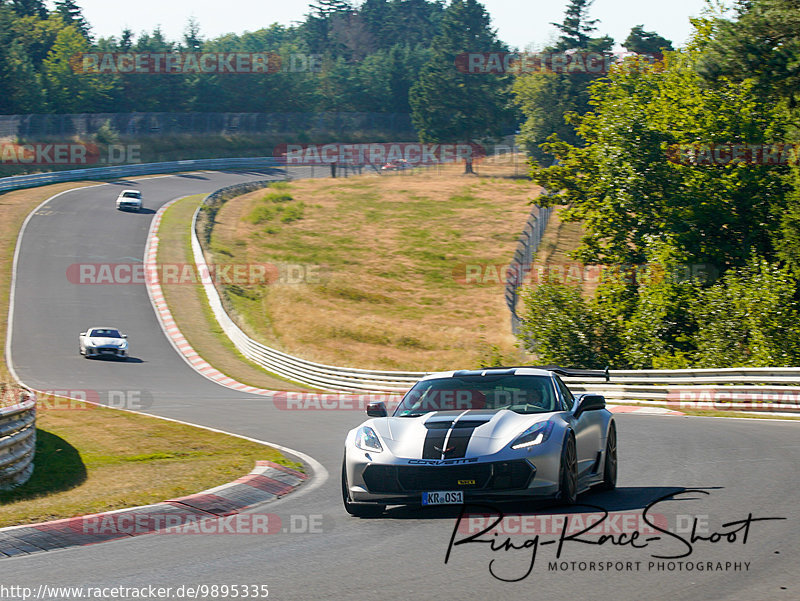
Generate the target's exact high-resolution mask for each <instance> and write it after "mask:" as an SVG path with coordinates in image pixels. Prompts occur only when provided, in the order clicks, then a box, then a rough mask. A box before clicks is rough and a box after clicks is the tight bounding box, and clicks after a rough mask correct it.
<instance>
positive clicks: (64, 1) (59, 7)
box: [55, 0, 91, 40]
mask: <svg viewBox="0 0 800 601" xmlns="http://www.w3.org/2000/svg"><path fill="white" fill-rule="evenodd" d="M55 4H56V9H55V12H56V14H58V15H61V18H62V19H64V23H66V24H67V25H73V26H74V27H75V28H76V29H77V30H78V31H80V32H81V34H82V35H83V37H85V38H86V39H87V40H88V39H90V37H91V35H90V31H89V30H90V27H89V23H88V22H87V21H86V19H85V18H84V17H83V12H81V8H80V6H78V5H77V4H76V3H75V2H74V0H56V3H55Z"/></svg>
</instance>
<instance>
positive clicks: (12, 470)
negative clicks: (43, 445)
mask: <svg viewBox="0 0 800 601" xmlns="http://www.w3.org/2000/svg"><path fill="white" fill-rule="evenodd" d="M35 449H36V395H34V394H33V393H32V392H28V391H24V392H22V393H21V398H20V400H19V402H18V403H17V404H15V405H11V406H10V407H5V408H2V409H0V490H8V489H10V488H14V487H15V486H19V485H20V484H23V483H24V482H25V481H27V480H28V478H30V476H31V474H32V473H33V456H34V451H35Z"/></svg>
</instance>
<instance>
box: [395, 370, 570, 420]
mask: <svg viewBox="0 0 800 601" xmlns="http://www.w3.org/2000/svg"><path fill="white" fill-rule="evenodd" d="M467 409H490V410H496V409H508V410H510V411H515V412H516V413H546V412H549V411H557V410H558V405H557V401H556V397H555V392H554V390H553V384H552V382H551V380H550V378H548V377H547V376H516V375H514V376H509V375H503V376H463V377H454V378H441V379H435V380H423V381H421V382H418V383H417V384H416V385H415V386H414V388H412V389H411V390H409V391H408V393H407V394H406V395H405V396H404V397H403V400H402V401H401V403H400V405H399V406H398V407H397V410H396V411H395V413H394V415H395V416H397V417H415V416H418V415H424V414H425V413H430V412H432V411H464V410H467Z"/></svg>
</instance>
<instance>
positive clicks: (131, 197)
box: [117, 190, 142, 211]
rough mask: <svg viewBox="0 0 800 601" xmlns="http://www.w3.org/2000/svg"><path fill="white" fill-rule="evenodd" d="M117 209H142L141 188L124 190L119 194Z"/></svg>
mask: <svg viewBox="0 0 800 601" xmlns="http://www.w3.org/2000/svg"><path fill="white" fill-rule="evenodd" d="M117 210H119V211H124V210H128V211H141V210H142V193H141V192H139V190H123V191H122V192H120V193H119V196H117Z"/></svg>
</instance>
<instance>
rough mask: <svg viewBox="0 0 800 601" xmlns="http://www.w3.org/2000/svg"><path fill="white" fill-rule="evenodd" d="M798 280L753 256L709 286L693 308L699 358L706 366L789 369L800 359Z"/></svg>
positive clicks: (777, 267) (783, 270)
mask: <svg viewBox="0 0 800 601" xmlns="http://www.w3.org/2000/svg"><path fill="white" fill-rule="evenodd" d="M796 298H797V282H796V280H794V278H792V277H791V275H790V274H789V272H788V270H787V269H785V268H783V269H782V268H780V267H779V266H777V265H775V264H771V263H769V262H767V261H765V260H764V259H759V258H757V257H754V258H753V259H752V260H751V261H750V262H749V263H748V264H747V266H745V267H744V268H741V269H737V270H731V271H730V272H729V273H727V274H726V275H725V277H724V278H723V279H722V281H721V282H719V283H718V284H717V285H715V286H712V287H711V288H709V289H708V290H706V291H705V292H704V293H703V294H702V295H700V297H699V298H698V299H697V303H696V306H695V312H696V318H697V322H698V324H699V330H698V332H697V337H696V339H697V347H698V348H697V361H698V363H699V364H700V365H703V366H707V367H763V366H774V367H788V366H793V365H796V364H797V362H798V360H800V327H799V326H798V324H800V314H799V313H798V307H797V301H796Z"/></svg>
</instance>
